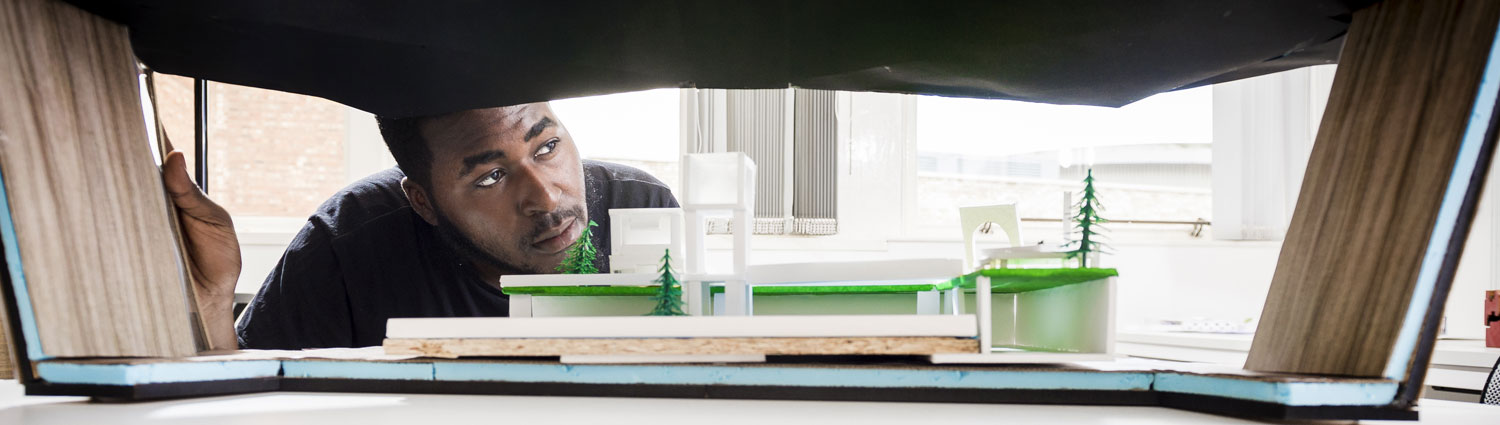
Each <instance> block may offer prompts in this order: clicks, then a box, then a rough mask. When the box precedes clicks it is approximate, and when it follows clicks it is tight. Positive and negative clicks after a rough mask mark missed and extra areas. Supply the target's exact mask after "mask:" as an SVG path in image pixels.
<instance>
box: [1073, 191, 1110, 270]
mask: <svg viewBox="0 0 1500 425" xmlns="http://www.w3.org/2000/svg"><path fill="white" fill-rule="evenodd" d="M1074 207H1076V208H1078V213H1077V214H1074V215H1073V222H1074V223H1075V225H1074V226H1073V228H1074V229H1077V230H1078V231H1077V234H1078V239H1075V240H1070V241H1069V244H1068V245H1069V246H1071V247H1072V249H1070V250H1068V251H1067V253H1068V258H1077V259H1078V267H1079V268H1086V267H1088V266H1089V255H1091V254H1093V253H1097V252H1103V251H1104V247H1105V246H1106V245H1104V243H1102V242H1100V241H1099V239H1100V237H1101V236H1102V235H1100V234H1099V232H1100V231H1102V230H1105V229H1104V227H1103V226H1102V224H1103V223H1107V222H1109V220H1105V219H1104V218H1103V217H1100V216H1099V211H1100V210H1102V209H1104V207H1103V206H1102V205H1100V203H1099V195H1098V193H1096V192H1095V191H1094V169H1092V168H1090V169H1089V170H1088V176H1087V177H1084V178H1083V197H1082V198H1080V199H1079V200H1078V203H1076V204H1074Z"/></svg>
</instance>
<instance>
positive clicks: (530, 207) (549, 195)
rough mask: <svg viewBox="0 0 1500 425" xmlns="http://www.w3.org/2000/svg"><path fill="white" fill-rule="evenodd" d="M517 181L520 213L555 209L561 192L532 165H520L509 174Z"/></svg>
mask: <svg viewBox="0 0 1500 425" xmlns="http://www.w3.org/2000/svg"><path fill="white" fill-rule="evenodd" d="M511 177H513V178H515V179H516V180H517V181H516V182H515V183H516V184H517V186H519V187H517V189H519V190H518V192H519V193H518V194H519V195H520V196H521V198H520V203H521V205H520V207H521V214H524V215H527V216H533V215H538V214H546V213H550V212H552V211H554V210H556V209H557V204H558V197H559V196H560V195H561V192H560V191H559V190H558V189H557V187H556V186H555V185H553V184H552V182H551V181H550V180H549V179H547V177H546V176H545V175H543V174H542V173H541V172H539V171H538V170H537V169H535V168H533V167H521V169H519V170H516V171H515V172H513V174H511Z"/></svg>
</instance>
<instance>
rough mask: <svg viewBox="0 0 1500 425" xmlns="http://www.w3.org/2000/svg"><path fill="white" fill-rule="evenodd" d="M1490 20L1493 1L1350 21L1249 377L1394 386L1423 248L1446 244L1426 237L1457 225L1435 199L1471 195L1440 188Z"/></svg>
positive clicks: (1379, 9) (1389, 9) (1411, 5)
mask: <svg viewBox="0 0 1500 425" xmlns="http://www.w3.org/2000/svg"><path fill="white" fill-rule="evenodd" d="M1497 18H1500V2H1492V1H1456V0H1455V1H1412V0H1391V1H1386V2H1382V3H1379V4H1376V5H1374V6H1371V7H1369V8H1366V9H1363V10H1360V11H1358V12H1356V13H1355V15H1354V21H1353V23H1352V24H1351V26H1350V30H1349V35H1348V41H1347V42H1346V44H1345V46H1344V51H1343V56H1342V58H1341V59H1340V63H1339V68H1338V73H1337V75H1336V76H1335V79H1334V85H1333V88H1332V92H1331V95H1330V97H1329V100H1328V106H1327V109H1326V111H1325V113H1324V116H1323V121H1322V125H1321V127H1320V128H1319V131H1318V136H1317V140H1316V143H1315V145H1314V147H1313V151H1312V155H1311V158H1310V160H1309V162H1308V166H1307V176H1306V177H1305V178H1304V179H1303V184H1302V189H1301V194H1300V198H1299V199H1298V202H1297V209H1296V212H1295V213H1294V214H1293V217H1292V222H1291V226H1290V228H1289V230H1288V231H1287V236H1286V240H1285V242H1284V244H1283V245H1282V250H1281V256H1280V260H1279V261H1278V263H1277V265H1276V272H1275V275H1274V278H1273V280H1272V284H1271V290H1270V295H1269V296H1268V298H1267V300H1266V305H1265V309H1264V311H1263V312H1262V314H1261V320H1260V326H1259V328H1258V330H1257V332H1256V335H1255V340H1254V343H1253V344H1252V347H1251V350H1250V354H1249V360H1248V361H1247V362H1246V368H1247V369H1253V370H1261V371H1278V372H1297V373H1309V374H1333V375H1345V376H1357V377H1390V378H1397V379H1403V378H1404V376H1387V375H1389V374H1390V371H1392V370H1400V371H1404V370H1406V369H1405V367H1406V364H1405V360H1404V359H1410V358H1411V356H1410V352H1411V349H1410V348H1406V349H1404V350H1405V352H1404V353H1403V352H1401V351H1400V349H1398V348H1397V341H1398V335H1400V334H1401V332H1402V329H1403V328H1406V329H1411V328H1410V326H1413V323H1411V321H1412V320H1411V319H1410V317H1411V316H1409V315H1408V313H1409V312H1411V311H1412V310H1413V309H1414V308H1420V309H1425V308H1426V306H1427V305H1428V304H1429V303H1430V301H1431V300H1430V299H1414V298H1413V294H1414V293H1415V292H1416V291H1417V289H1418V288H1419V286H1418V278H1419V269H1420V268H1421V267H1422V264H1423V262H1424V261H1432V260H1433V259H1430V258H1427V256H1428V255H1429V253H1430V252H1431V251H1429V244H1430V243H1432V244H1436V245H1438V246H1441V245H1442V244H1446V243H1447V242H1448V240H1446V239H1444V240H1442V241H1437V242H1434V241H1433V240H1432V237H1433V236H1434V234H1435V233H1434V229H1435V228H1438V229H1442V228H1443V227H1442V226H1443V225H1444V224H1445V223H1446V224H1447V225H1449V226H1450V227H1449V228H1451V224H1452V222H1453V221H1454V220H1456V218H1455V217H1456V216H1446V217H1442V218H1440V217H1439V210H1440V207H1442V206H1443V204H1444V196H1445V190H1449V189H1456V190H1459V191H1460V192H1459V193H1460V194H1462V193H1463V192H1462V191H1463V190H1464V189H1466V188H1467V187H1457V188H1450V187H1449V183H1450V178H1452V176H1453V175H1454V169H1455V168H1454V164H1455V159H1456V158H1458V152H1459V148H1460V146H1461V144H1462V141H1463V140H1464V137H1465V131H1466V129H1468V128H1469V124H1470V118H1471V117H1470V112H1471V110H1473V106H1474V105H1475V99H1476V93H1477V92H1478V88H1479V86H1480V82H1481V75H1482V73H1483V72H1484V70H1485V64H1486V60H1487V58H1488V55H1489V53H1490V48H1491V41H1492V40H1493V37H1494V34H1495V27H1496V21H1497ZM1486 121H1487V120H1486ZM1486 124H1487V122H1481V123H1479V125H1481V128H1480V131H1481V134H1482V131H1483V127H1482V126H1484V125H1486ZM1455 181H1457V182H1458V183H1457V184H1460V185H1462V184H1466V183H1467V182H1468V180H1467V179H1463V180H1455ZM1439 220H1445V221H1444V222H1440V221H1439ZM1440 236H1444V237H1446V236H1447V235H1440ZM1455 237H1457V238H1462V237H1463V235H1462V234H1459V235H1457V236H1455ZM1459 240H1461V239H1459ZM1437 255H1438V256H1439V257H1441V255H1442V253H1441V251H1439V252H1438V254H1437ZM1428 293H1429V294H1431V292H1430V291H1429V292H1428ZM1438 296H1445V294H1432V295H1431V296H1430V297H1438ZM1430 297H1429V298H1430ZM1439 305H1441V304H1439ZM1438 308H1441V307H1438ZM1420 316H1421V315H1420V314H1419V315H1417V321H1418V323H1416V324H1415V325H1417V326H1420V325H1421V323H1420V320H1421V317H1420ZM1417 367H1425V365H1418V366H1417Z"/></svg>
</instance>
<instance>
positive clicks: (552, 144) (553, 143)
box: [536, 139, 557, 156]
mask: <svg viewBox="0 0 1500 425" xmlns="http://www.w3.org/2000/svg"><path fill="white" fill-rule="evenodd" d="M553 149H557V139H552V140H548V141H547V143H544V144H542V148H541V149H537V150H536V156H542V155H546V154H549V153H552V150H553Z"/></svg>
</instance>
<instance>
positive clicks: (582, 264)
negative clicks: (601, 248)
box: [557, 220, 599, 274]
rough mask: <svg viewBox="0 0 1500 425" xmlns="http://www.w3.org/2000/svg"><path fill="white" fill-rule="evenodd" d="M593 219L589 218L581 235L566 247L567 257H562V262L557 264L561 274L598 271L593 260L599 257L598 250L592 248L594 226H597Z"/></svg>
mask: <svg viewBox="0 0 1500 425" xmlns="http://www.w3.org/2000/svg"><path fill="white" fill-rule="evenodd" d="M598 225H599V224H598V223H594V221H593V220H589V227H588V228H585V229H583V235H580V236H579V237H578V241H576V242H573V246H572V247H570V248H568V257H567V258H564V259H563V262H562V264H558V265H557V271H558V272H561V273H563V274H594V273H599V268H598V267H596V266H594V260H595V259H596V258H598V257H599V252H598V250H596V249H595V248H594V227H595V226H598Z"/></svg>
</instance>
